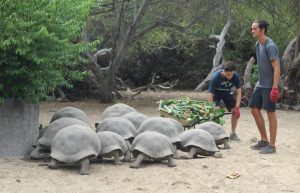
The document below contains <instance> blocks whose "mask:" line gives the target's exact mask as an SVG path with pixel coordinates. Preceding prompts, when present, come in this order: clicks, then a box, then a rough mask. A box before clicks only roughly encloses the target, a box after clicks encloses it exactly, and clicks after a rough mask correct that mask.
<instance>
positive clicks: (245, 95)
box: [241, 57, 255, 107]
mask: <svg viewBox="0 0 300 193" xmlns="http://www.w3.org/2000/svg"><path fill="white" fill-rule="evenodd" d="M254 62H255V59H254V58H253V57H252V58H251V59H250V60H249V61H248V63H247V66H246V69H245V73H244V76H243V80H244V84H243V86H242V100H241V105H242V106H244V107H245V106H248V103H249V100H250V97H251V95H252V91H253V89H252V85H251V82H250V76H251V69H252V65H253V64H254Z"/></svg>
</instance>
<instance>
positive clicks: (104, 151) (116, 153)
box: [97, 131, 131, 165]
mask: <svg viewBox="0 0 300 193" xmlns="http://www.w3.org/2000/svg"><path fill="white" fill-rule="evenodd" d="M97 135H98V137H99V138H100V142H101V151H100V153H99V155H98V159H102V158H103V157H114V163H115V164H116V165H121V164H122V163H121V161H120V157H121V156H123V155H124V159H123V161H127V162H129V161H130V159H131V153H130V151H129V149H128V147H127V144H126V142H125V140H124V139H123V138H122V137H121V136H120V135H119V134H116V133H113V132H111V131H102V132H98V133H97Z"/></svg>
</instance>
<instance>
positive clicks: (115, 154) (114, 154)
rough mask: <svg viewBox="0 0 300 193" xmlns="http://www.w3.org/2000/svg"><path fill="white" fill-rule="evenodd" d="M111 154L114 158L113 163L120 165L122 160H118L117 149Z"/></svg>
mask: <svg viewBox="0 0 300 193" xmlns="http://www.w3.org/2000/svg"><path fill="white" fill-rule="evenodd" d="M113 156H114V158H115V161H114V163H115V164H116V165H122V162H121V161H120V155H119V151H118V150H116V151H114V152H113Z"/></svg>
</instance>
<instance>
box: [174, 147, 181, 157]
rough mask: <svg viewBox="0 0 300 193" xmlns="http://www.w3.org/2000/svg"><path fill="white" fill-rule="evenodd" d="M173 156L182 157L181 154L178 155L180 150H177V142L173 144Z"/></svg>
mask: <svg viewBox="0 0 300 193" xmlns="http://www.w3.org/2000/svg"><path fill="white" fill-rule="evenodd" d="M173 151H174V152H173V153H174V154H173V158H174V159H179V158H180V157H179V155H178V152H177V146H176V145H175V144H173Z"/></svg>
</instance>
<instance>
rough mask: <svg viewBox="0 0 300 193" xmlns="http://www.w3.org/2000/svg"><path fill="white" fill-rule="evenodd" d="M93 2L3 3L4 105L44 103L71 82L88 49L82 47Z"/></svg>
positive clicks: (0, 62) (0, 95) (0, 93)
mask: <svg viewBox="0 0 300 193" xmlns="http://www.w3.org/2000/svg"><path fill="white" fill-rule="evenodd" d="M91 3H92V0H85V1H81V0H63V1H61V0H50V1H49V0H31V1H24V0H21V1H19V0H2V1H1V4H0V72H1V76H0V100H3V99H5V98H14V99H19V100H23V101H31V102H34V101H40V100H45V99H47V97H48V93H49V92H51V91H53V90H54V89H55V88H56V87H57V86H58V85H64V86H70V84H69V83H68V79H74V78H75V79H79V78H81V77H82V76H83V74H82V73H80V72H79V71H76V70H74V67H75V66H76V65H77V64H78V63H79V62H78V55H79V53H80V52H81V51H84V50H85V49H87V48H88V45H84V44H83V43H78V42H79V38H78V37H80V34H81V30H82V27H83V25H84V21H85V19H86V17H87V15H88V14H89V10H90V6H91Z"/></svg>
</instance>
